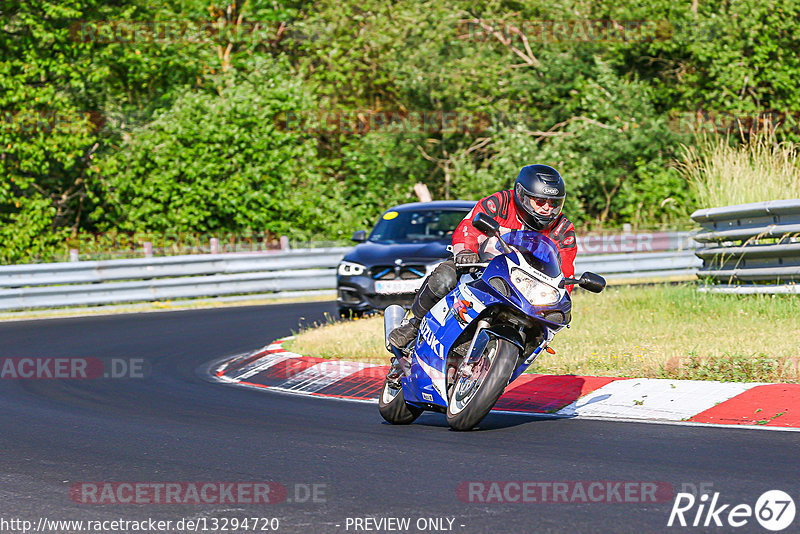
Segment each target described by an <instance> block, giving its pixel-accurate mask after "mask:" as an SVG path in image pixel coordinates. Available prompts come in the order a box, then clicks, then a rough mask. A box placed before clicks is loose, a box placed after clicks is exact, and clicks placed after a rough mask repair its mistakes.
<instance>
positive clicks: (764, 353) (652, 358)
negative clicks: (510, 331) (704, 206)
mask: <svg viewBox="0 0 800 534" xmlns="http://www.w3.org/2000/svg"><path fill="white" fill-rule="evenodd" d="M797 305H798V298H797V297H796V296H792V295H776V296H771V295H716V294H709V293H700V292H698V291H697V288H696V285H695V284H682V285H652V286H624V287H609V288H607V289H606V291H604V292H603V293H601V294H600V295H594V294H590V293H586V292H576V293H575V295H574V301H573V320H572V325H571V328H570V329H567V330H564V331H562V332H561V333H559V334H558V335H557V336H556V339H555V340H554V342H553V344H552V347H553V348H554V349H555V350H556V354H544V355H543V356H541V357H540V358H539V360H537V361H536V362H535V363H534V365H533V366H532V369H531V370H532V372H538V373H546V374H581V375H595V376H624V377H649V378H678V379H681V378H683V379H694V380H723V381H764V382H798V381H800V380H799V379H800V374H799V373H798V362H799V361H800V351H799V350H798V347H800V315H799V314H798V313H797ZM287 347H288V348H289V350H293V351H295V352H299V353H301V354H306V355H309V356H319V357H323V358H336V359H346V360H355V361H367V362H373V363H387V362H388V357H389V354H388V352H386V349H385V348H384V347H383V321H382V318H381V317H380V316H378V317H373V318H367V319H361V320H356V321H346V322H341V323H334V324H326V325H320V326H318V327H316V328H312V329H309V330H305V331H303V332H300V333H298V334H297V338H296V339H295V340H293V341H291V342H290V343H289V344H288V345H287Z"/></svg>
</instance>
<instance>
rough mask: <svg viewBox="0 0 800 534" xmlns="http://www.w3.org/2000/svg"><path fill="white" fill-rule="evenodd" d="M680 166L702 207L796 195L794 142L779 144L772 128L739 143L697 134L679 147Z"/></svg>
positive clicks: (798, 171) (798, 167) (798, 177)
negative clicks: (692, 142) (693, 142)
mask: <svg viewBox="0 0 800 534" xmlns="http://www.w3.org/2000/svg"><path fill="white" fill-rule="evenodd" d="M680 169H681V171H682V173H683V175H684V177H685V178H686V179H687V181H688V182H689V184H690V186H691V187H692V190H693V193H694V196H695V199H696V201H697V205H698V206H699V207H701V208H712V207H717V206H732V205H735V204H746V203H750V202H761V201H765V200H782V199H789V198H800V163H799V162H798V145H796V144H792V143H789V142H783V143H778V142H777V141H776V139H775V136H774V134H772V133H770V132H766V133H761V134H758V135H756V136H754V137H753V138H752V139H751V141H750V142H746V143H742V144H739V145H731V143H730V142H729V139H726V138H724V137H710V136H704V137H699V138H698V140H697V144H696V145H695V146H692V147H686V146H684V147H683V161H682V162H681V164H680Z"/></svg>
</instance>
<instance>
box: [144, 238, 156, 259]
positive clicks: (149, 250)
mask: <svg viewBox="0 0 800 534" xmlns="http://www.w3.org/2000/svg"><path fill="white" fill-rule="evenodd" d="M142 248H144V257H145V258H152V257H153V244H152V243H151V242H150V241H144V242H143V243H142Z"/></svg>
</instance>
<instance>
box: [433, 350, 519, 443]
mask: <svg viewBox="0 0 800 534" xmlns="http://www.w3.org/2000/svg"><path fill="white" fill-rule="evenodd" d="M518 356H519V348H518V347H517V346H516V345H514V344H512V343H509V342H508V341H506V340H504V339H492V340H491V341H489V343H488V344H487V345H486V349H485V350H484V351H483V355H482V357H481V359H480V360H479V361H478V363H476V364H475V366H474V369H475V370H476V371H473V376H472V377H471V378H464V377H460V378H458V379H457V380H456V383H455V385H454V387H453V391H452V393H451V394H450V399H449V401H448V403H447V424H449V425H450V427H451V428H452V429H453V430H470V429H471V428H472V427H474V426H475V425H477V424H478V423H480V422H481V421H482V420H483V418H484V417H486V415H487V414H488V413H489V411H490V410H491V409H492V408H493V407H494V405H495V403H496V402H497V399H499V398H500V395H502V394H503V391H504V390H505V389H506V386H507V385H508V381H509V380H510V379H511V374H512V373H513V372H514V367H515V366H516V363H517V358H518ZM476 373H477V374H478V376H477V377H476V376H475V375H476Z"/></svg>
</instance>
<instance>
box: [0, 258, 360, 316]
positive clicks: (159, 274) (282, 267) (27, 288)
mask: <svg viewBox="0 0 800 534" xmlns="http://www.w3.org/2000/svg"><path fill="white" fill-rule="evenodd" d="M349 250H350V248H349V247H341V248H328V249H306V250H292V251H289V252H277V253H238V254H198V255H189V256H172V257H163V258H142V259H131V260H106V261H87V262H69V263H50V264H35V265H8V266H2V267H0V310H12V309H22V308H55V307H63V306H79V305H100V304H110V303H117V302H143V301H151V300H166V299H180V298H194V297H212V296H221V295H236V294H248V293H272V292H284V291H301V290H316V289H333V288H335V287H336V266H337V265H338V264H339V261H340V260H341V259H342V257H343V256H344V254H345V253H346V252H347V251H349Z"/></svg>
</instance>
